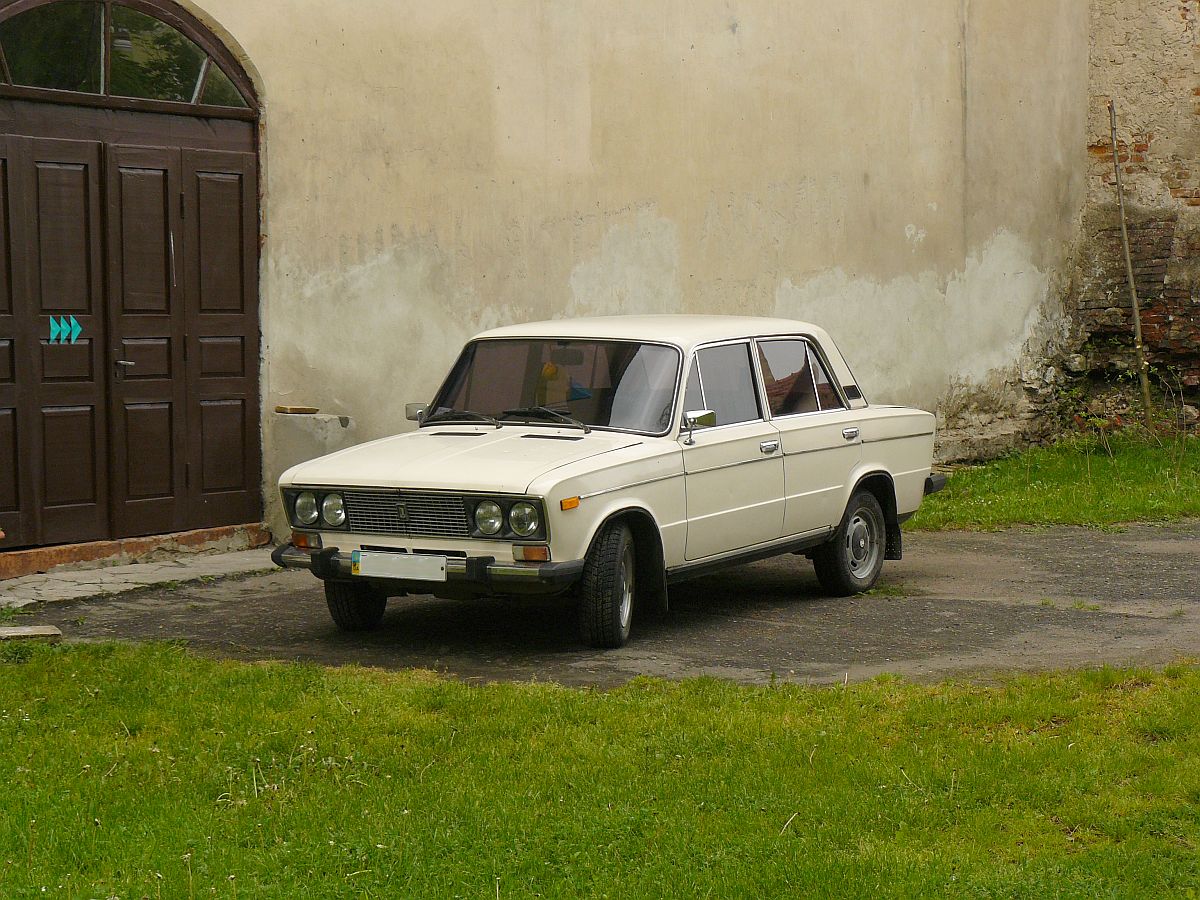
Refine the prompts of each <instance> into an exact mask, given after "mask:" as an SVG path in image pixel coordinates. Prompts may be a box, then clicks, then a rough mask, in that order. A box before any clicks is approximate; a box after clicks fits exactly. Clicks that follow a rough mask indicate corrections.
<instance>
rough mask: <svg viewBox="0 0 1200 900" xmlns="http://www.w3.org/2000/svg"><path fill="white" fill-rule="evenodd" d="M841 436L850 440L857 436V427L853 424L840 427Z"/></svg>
mask: <svg viewBox="0 0 1200 900" xmlns="http://www.w3.org/2000/svg"><path fill="white" fill-rule="evenodd" d="M842 437H844V438H845V439H846V440H848V441H852V440H854V439H855V438H856V437H858V429H857V428H854V427H853V426H852V427H850V428H843V429H842Z"/></svg>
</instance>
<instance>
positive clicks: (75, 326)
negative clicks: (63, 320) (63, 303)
mask: <svg viewBox="0 0 1200 900" xmlns="http://www.w3.org/2000/svg"><path fill="white" fill-rule="evenodd" d="M81 331H83V326H81V325H80V324H79V323H78V322H76V321H75V317H74V316H71V343H72V344H73V343H75V341H76V339H77V338H78V337H79V332H81Z"/></svg>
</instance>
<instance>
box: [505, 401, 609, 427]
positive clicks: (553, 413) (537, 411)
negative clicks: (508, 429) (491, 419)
mask: <svg viewBox="0 0 1200 900" xmlns="http://www.w3.org/2000/svg"><path fill="white" fill-rule="evenodd" d="M500 415H501V416H525V417H526V418H534V419H555V420H557V421H559V422H565V423H566V424H568V425H574V426H575V427H576V428H582V429H583V433H584V434H590V433H591V431H592V429H591V426H589V425H588V424H587V423H586V422H581V421H579V420H578V419H576V418H574V417H573V416H568V415H567V414H566V413H560V412H559V411H558V410H557V409H551V408H550V407H548V406H520V407H517V408H516V409H506V410H505V411H504V412H502V413H501V414H500Z"/></svg>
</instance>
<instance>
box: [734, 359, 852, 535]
mask: <svg viewBox="0 0 1200 900" xmlns="http://www.w3.org/2000/svg"><path fill="white" fill-rule="evenodd" d="M755 344H756V349H757V352H758V362H759V368H760V370H761V372H762V378H763V386H764V389H765V393H766V401H767V406H768V408H769V410H770V413H771V423H772V424H773V425H774V426H775V428H776V429H778V431H779V438H780V442H781V444H782V451H783V471H784V474H783V479H784V487H785V495H786V499H785V501H784V510H783V519H784V521H783V534H784V535H794V534H803V533H805V532H808V531H812V530H814V529H818V528H824V527H827V526H832V525H836V524H837V523H838V522H839V521H840V520H841V517H842V512H843V509H842V504H843V501H844V498H845V493H846V492H845V487H846V480H847V478H849V476H850V473H851V471H852V470H853V469H854V467H855V465H856V464H857V463H858V460H859V457H860V456H861V453H862V439H861V437H860V436H859V424H858V412H857V411H855V410H851V409H847V404H846V401H845V399H844V398H843V397H842V395H841V392H840V391H838V389H837V387H836V386H835V384H834V383H833V381H832V380H831V379H830V377H829V367H828V366H827V365H826V364H825V361H824V359H823V358H822V356H821V354H820V352H819V351H818V350H817V348H816V346H815V345H814V344H813V343H812V341H810V340H808V339H806V338H803V337H785V338H760V339H759V340H758V341H756V342H755Z"/></svg>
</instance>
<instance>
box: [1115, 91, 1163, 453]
mask: <svg viewBox="0 0 1200 900" xmlns="http://www.w3.org/2000/svg"><path fill="white" fill-rule="evenodd" d="M1108 124H1109V133H1110V135H1111V136H1112V152H1113V171H1115V172H1116V173H1117V205H1118V207H1119V208H1120V211H1121V246H1122V247H1124V249H1125V277H1126V279H1127V280H1128V281H1129V301H1130V303H1131V304H1132V306H1133V349H1134V353H1135V355H1136V356H1137V370H1138V382H1139V383H1140V384H1141V387H1142V410H1143V411H1144V413H1145V417H1146V428H1147V429H1149V430H1150V431H1153V430H1154V417H1153V416H1152V415H1151V412H1150V378H1149V376H1148V375H1147V374H1146V370H1147V368H1148V367H1147V365H1146V348H1145V346H1144V345H1143V344H1142V308H1141V304H1139V303H1138V295H1137V284H1136V283H1135V281H1134V278H1133V258H1132V257H1131V256H1130V255H1129V230H1128V229H1127V228H1126V227H1125V189H1124V187H1123V186H1122V184H1121V159H1120V153H1119V152H1118V150H1117V102H1116V101H1115V100H1113V99H1111V98H1110V99H1109V101H1108Z"/></svg>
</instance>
